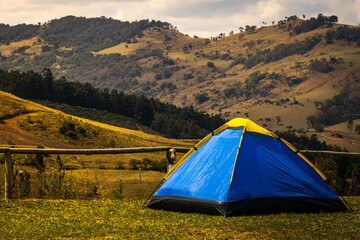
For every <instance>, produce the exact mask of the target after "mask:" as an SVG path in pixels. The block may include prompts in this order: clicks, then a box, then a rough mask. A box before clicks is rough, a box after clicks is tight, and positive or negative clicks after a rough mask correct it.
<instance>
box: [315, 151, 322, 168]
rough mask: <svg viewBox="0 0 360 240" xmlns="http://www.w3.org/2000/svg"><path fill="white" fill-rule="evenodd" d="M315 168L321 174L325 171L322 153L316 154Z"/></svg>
mask: <svg viewBox="0 0 360 240" xmlns="http://www.w3.org/2000/svg"><path fill="white" fill-rule="evenodd" d="M315 166H316V167H317V169H319V170H320V172H322V171H323V165H322V156H321V153H317V154H315Z"/></svg>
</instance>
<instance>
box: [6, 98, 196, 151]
mask: <svg viewBox="0 0 360 240" xmlns="http://www.w3.org/2000/svg"><path fill="white" fill-rule="evenodd" d="M0 121H1V123H0V146H37V145H42V146H45V147H57V148H109V147H144V146H149V147H151V146H167V145H171V146H188V147H190V146H191V145H193V144H194V141H191V140H175V139H168V138H164V137H161V136H158V135H152V134H147V133H144V132H142V131H136V130H130V129H125V128H119V127H114V126H111V125H107V124H103V123H99V122H95V121H91V120H88V119H84V118H80V117H75V116H71V115H68V114H65V113H63V112H61V111H58V110H54V109H51V108H48V107H45V106H43V105H40V104H37V103H34V102H31V101H28V100H24V99H21V98H18V97H16V96H14V95H11V94H9V93H5V92H2V91H0Z"/></svg>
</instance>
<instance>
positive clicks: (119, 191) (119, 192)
mask: <svg viewBox="0 0 360 240" xmlns="http://www.w3.org/2000/svg"><path fill="white" fill-rule="evenodd" d="M123 189H124V186H123V182H122V180H120V181H119V182H118V184H117V185H116V187H115V189H114V191H113V197H114V198H115V199H119V200H121V199H123V198H124V195H123Z"/></svg>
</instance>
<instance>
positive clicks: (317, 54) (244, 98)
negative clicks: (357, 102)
mask: <svg viewBox="0 0 360 240" xmlns="http://www.w3.org/2000/svg"><path fill="white" fill-rule="evenodd" d="M73 18H74V17H71V18H69V17H67V18H65V20H66V21H68V20H69V19H70V20H71V19H73ZM324 18H325V20H324ZM329 18H330V17H326V16H323V15H319V16H318V18H316V19H315V18H312V19H308V20H302V19H298V18H295V17H292V18H287V20H286V21H279V23H278V24H276V25H272V26H266V27H265V26H263V27H261V28H257V29H256V28H255V29H252V28H245V30H246V31H243V32H239V33H233V34H231V35H229V36H225V34H223V33H222V34H220V35H219V36H217V37H214V38H211V39H203V38H190V37H188V36H186V35H184V34H181V33H180V32H178V31H175V30H174V29H175V28H174V27H172V26H171V25H170V24H169V25H168V27H167V28H163V27H162V26H161V24H160V23H161V22H160V23H159V24H158V26H157V25H155V26H154V25H153V26H150V27H148V28H146V29H143V30H142V31H139V32H138V33H137V35H136V34H135V35H134V34H130V35H128V36H129V37H128V38H127V39H126V40H125V39H124V41H123V42H118V43H117V44H115V42H112V46H105V45H103V46H102V47H103V48H102V49H99V46H100V45H96V44H95V45H96V46H95V45H91V44H89V43H88V44H85V45H82V46H81V47H79V46H78V45H76V44H73V45H72V46H70V45H67V44H69V42H66V44H65V43H61V41H60V42H58V43H57V44H56V41H55V42H54V40H51V39H50V40H49V39H48V40H46V39H45V38H38V39H41V40H40V41H39V40H36V39H35V42H34V44H33V45H31V46H29V45H28V46H29V47H26V48H25V49H24V46H21V44H19V45H18V46H17V48H16V47H15V46H14V47H13V49H15V50H13V52H12V53H11V54H10V55H5V54H3V52H5V50H6V45H0V52H1V53H2V56H3V57H2V61H0V68H4V69H20V70H30V69H33V68H32V67H35V68H40V67H44V65H46V67H49V65H50V66H51V68H52V69H53V72H54V75H55V76H57V77H58V76H65V77H66V78H67V79H70V80H78V81H82V82H85V81H86V82H90V83H92V84H94V86H95V87H100V88H115V89H119V90H123V91H126V92H129V93H135V94H144V95H146V96H147V97H155V98H158V99H160V100H161V101H164V102H171V103H174V104H176V105H177V106H194V107H195V109H197V110H200V111H203V112H207V113H209V114H220V115H221V116H222V117H224V118H227V119H230V118H234V117H251V118H252V119H253V120H254V121H256V122H257V123H259V124H260V125H266V126H267V127H270V128H271V129H273V130H287V129H299V128H308V125H307V119H306V118H307V116H309V115H311V114H314V113H315V112H316V111H317V107H316V102H319V101H323V100H326V99H330V98H331V97H333V96H334V95H336V94H339V93H340V91H341V90H343V89H344V88H347V89H349V90H350V91H349V92H350V94H351V95H354V96H356V95H357V94H358V93H359V79H360V75H359V70H360V55H359V54H360V51H359V39H360V38H359V27H354V26H345V25H342V24H336V23H335V22H330V20H329ZM314 19H315V20H314ZM326 19H327V20H326ZM65 20H64V19H59V20H53V22H56V21H58V22H57V23H60V22H61V21H65ZM75 20H76V18H75ZM75 20H74V21H75ZM83 20H84V19H82V21H83ZM85 20H86V19H85ZM66 21H65V22H66ZM89 21H90V20H89ZM92 21H94V20H92ZM96 21H101V19H97V20H96ZM145 22H147V24H150V23H151V22H149V21H145ZM145 22H144V23H145ZM153 23H155V24H157V22H155V21H154V22H153ZM314 23H316V24H318V25H317V26H316V27H314V28H312V27H311V26H313V25H311V24H314ZM129 24H130V23H129ZM48 26H50V25H47V27H48ZM309 26H310V27H309ZM342 32H346V33H347V35H346V36H348V35H349V36H352V35H351V34H350V33H352V32H354V33H352V34H353V36H354V37H353V38H348V39H347V38H346V37H344V38H343V36H342V35H341V33H342ZM78 37H79V38H80V39H81V36H78ZM9 46H11V43H10V45H9ZM39 46H41V47H39ZM36 47H37V48H38V50H37V52H36V51H35V49H34V48H36ZM95 48H97V49H95ZM32 51H33V52H34V53H32ZM4 56H5V57H6V59H4ZM34 70H36V69H34ZM41 70H42V69H39V71H41ZM278 118H280V119H281V122H278V121H276V119H278ZM265 119H271V121H266V120H265Z"/></svg>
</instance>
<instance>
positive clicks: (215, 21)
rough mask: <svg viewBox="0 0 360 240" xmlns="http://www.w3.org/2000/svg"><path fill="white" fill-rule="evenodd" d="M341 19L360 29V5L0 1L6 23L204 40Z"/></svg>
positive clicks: (327, 0) (305, 0)
mask: <svg viewBox="0 0 360 240" xmlns="http://www.w3.org/2000/svg"><path fill="white" fill-rule="evenodd" d="M318 13H323V14H324V15H336V16H338V17H339V22H340V23H346V24H351V25H359V23H360V0H0V23H6V24H10V25H16V24H19V23H27V24H29V23H33V24H37V23H38V22H41V23H44V22H46V21H48V20H51V19H54V18H61V17H64V16H67V15H74V16H85V17H100V16H106V17H112V18H114V19H119V20H122V21H134V20H141V19H150V20H152V19H155V20H161V21H167V22H169V23H171V24H172V25H174V26H177V27H178V29H179V30H180V31H181V32H182V33H186V34H189V35H190V36H193V35H198V36H200V37H210V36H216V35H218V34H219V33H222V32H224V33H228V32H229V31H231V30H233V31H235V32H237V31H238V28H239V27H240V26H245V25H257V26H261V25H262V22H266V23H267V24H268V25H269V24H271V22H272V21H276V22H278V21H279V20H281V19H284V18H285V16H291V15H297V16H299V17H300V16H301V17H302V15H303V14H305V16H306V18H309V17H312V16H313V17H316V16H317V15H318Z"/></svg>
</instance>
